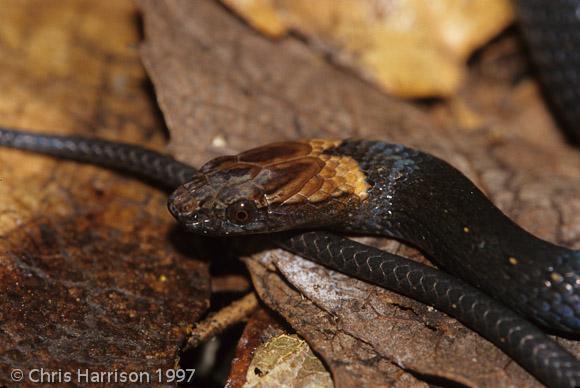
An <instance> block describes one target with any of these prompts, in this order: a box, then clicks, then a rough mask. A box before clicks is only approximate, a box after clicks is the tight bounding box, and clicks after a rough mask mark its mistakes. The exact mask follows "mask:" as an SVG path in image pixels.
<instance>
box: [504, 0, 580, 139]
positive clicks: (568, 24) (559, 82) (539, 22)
mask: <svg viewBox="0 0 580 388" xmlns="http://www.w3.org/2000/svg"><path fill="white" fill-rule="evenodd" d="M515 4H516V10H517V12H518V22H519V26H520V28H521V30H522V32H523V36H524V38H525V40H526V43H527V46H528V48H529V51H530V53H531V54H532V59H533V60H534V63H535V65H536V68H537V70H539V71H538V73H539V75H540V78H541V81H542V83H543V85H544V86H545V88H544V90H545V92H546V94H547V96H548V97H549V99H550V101H551V102H552V103H553V106H554V108H555V113H557V114H556V115H555V116H556V118H559V119H561V120H560V121H561V123H562V124H563V125H562V127H563V128H564V129H565V130H567V131H568V133H569V134H570V138H571V139H573V140H575V141H576V142H577V143H580V109H578V102H579V101H580V0H516V1H515Z"/></svg>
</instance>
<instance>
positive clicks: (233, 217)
mask: <svg viewBox="0 0 580 388" xmlns="http://www.w3.org/2000/svg"><path fill="white" fill-rule="evenodd" d="M256 212H257V209H256V205H255V204H254V202H253V201H249V200H247V199H240V200H239V201H236V202H234V203H232V204H231V205H229V206H228V208H227V209H226V216H227V217H228V220H229V221H230V222H233V223H234V224H236V225H245V224H247V223H249V222H251V221H252V220H253V219H254V218H255V216H256Z"/></svg>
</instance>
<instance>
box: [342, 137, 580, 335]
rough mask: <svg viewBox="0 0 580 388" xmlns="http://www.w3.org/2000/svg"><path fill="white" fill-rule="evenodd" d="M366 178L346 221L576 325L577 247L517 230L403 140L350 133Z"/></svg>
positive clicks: (466, 184) (522, 305)
mask: <svg viewBox="0 0 580 388" xmlns="http://www.w3.org/2000/svg"><path fill="white" fill-rule="evenodd" d="M332 152H333V153H337V154H341V155H348V156H350V157H352V158H354V159H355V160H356V161H357V162H358V163H359V166H360V168H361V169H362V170H363V171H364V172H365V174H366V176H367V178H368V181H369V182H372V186H373V187H372V189H371V190H370V191H369V197H368V200H367V201H366V202H365V203H364V206H363V207H362V208H361V209H360V211H359V212H357V213H356V215H355V217H354V218H352V219H350V220H349V221H348V225H345V227H344V229H347V230H349V231H357V232H362V233H372V234H381V235H388V236H392V237H395V238H399V239H402V240H404V241H407V242H409V243H411V244H413V245H415V246H416V247H418V248H420V249H421V250H423V251H424V252H425V253H427V254H428V256H430V257H431V258H433V259H434V261H435V262H436V263H437V264H438V265H440V266H442V267H443V268H445V269H446V270H447V271H449V272H451V273H454V274H456V275H458V276H460V277H462V278H464V279H466V280H468V281H469V282H470V283H471V284H474V285H476V286H478V287H480V288H482V289H484V290H487V291H488V292H489V293H490V294H492V295H493V296H495V297H496V298H498V299H500V300H503V301H505V302H506V303H507V304H509V305H510V306H511V307H512V308H514V309H516V310H518V311H520V312H522V313H524V314H525V315H527V316H531V317H532V318H534V319H535V320H537V321H539V322H541V323H542V324H544V325H546V326H549V327H557V328H559V329H561V330H566V331H573V332H578V331H580V253H579V252H578V251H573V250H570V249H567V248H564V247H560V246H557V245H554V244H551V243H549V242H547V241H544V240H541V239H539V238H537V237H535V236H533V235H531V234H530V233H528V232H527V231H525V230H523V229H522V228H521V227H519V226H518V225H517V224H515V223H514V222H513V221H512V220H510V219H509V218H508V217H507V216H506V215H504V214H503V213H502V212H501V211H500V210H499V209H498V208H497V207H495V206H494V205H493V204H492V203H491V202H490V201H489V199H488V198H487V197H486V196H485V195H484V194H483V193H482V192H481V191H480V190H479V189H478V188H477V187H476V186H475V185H474V184H473V183H472V182H471V181H470V180H469V179H467V177H465V176H464V175H463V174H462V173H461V172H459V171H458V170H457V169H455V168H454V167H452V166H451V165H449V164H448V163H446V162H444V161H443V160H441V159H438V158H436V157H434V156H432V155H429V154H426V153H423V152H420V151H417V150H414V149H411V148H408V147H405V146H402V145H394V144H387V143H382V142H373V141H366V140H348V141H345V142H344V143H343V144H342V145H340V146H339V147H338V148H336V149H334V150H332Z"/></svg>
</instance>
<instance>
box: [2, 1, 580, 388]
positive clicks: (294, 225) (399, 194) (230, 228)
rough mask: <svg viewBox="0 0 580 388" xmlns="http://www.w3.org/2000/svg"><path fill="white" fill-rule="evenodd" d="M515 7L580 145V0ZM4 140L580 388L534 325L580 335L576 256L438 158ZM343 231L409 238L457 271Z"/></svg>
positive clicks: (563, 355) (398, 150) (373, 145)
mask: <svg viewBox="0 0 580 388" xmlns="http://www.w3.org/2000/svg"><path fill="white" fill-rule="evenodd" d="M514 3H515V5H516V10H517V11H518V16H519V22H520V23H519V24H520V27H521V29H522V32H523V36H524V37H525V38H526V41H527V44H528V47H529V49H530V52H531V54H532V55H531V56H532V58H533V60H534V61H535V64H536V67H537V69H538V70H539V73H540V78H541V81H542V82H543V84H544V86H545V91H546V94H547V97H548V98H549V99H550V101H551V102H552V104H553V105H554V108H555V110H556V113H557V117H559V118H561V120H562V124H563V128H564V129H567V130H568V131H569V132H570V134H571V137H572V138H573V139H575V140H576V141H578V140H580V111H579V110H578V109H576V106H577V102H578V101H579V100H580V76H579V75H578V69H579V68H580V54H579V53H580V23H579V20H580V0H553V1H551V2H549V3H548V2H546V1H544V0H516V1H515V2H514ZM0 145H3V146H6V147H12V148H17V149H23V150H29V151H33V152H37V153H43V154H47V155H52V156H55V157H59V158H65V159H71V160H77V161H81V162H86V163H91V164H97V165H101V166H104V167H108V168H112V169H115V170H119V171H121V172H126V173H130V174H134V175H137V176H140V177H142V178H144V179H146V180H147V181H149V182H151V183H153V184H156V185H158V186H160V187H163V188H164V189H166V190H169V191H173V193H172V194H171V196H170V197H169V200H168V208H169V211H170V212H171V214H172V215H173V216H174V217H175V218H176V220H177V221H178V222H179V223H180V224H182V225H183V226H184V228H185V229H187V230H189V231H191V232H193V233H197V234H202V235H216V236H226V235H239V234H261V233H262V234H263V233H267V234H268V236H270V237H271V241H273V242H274V243H275V244H276V245H277V246H280V247H282V248H284V249H287V250H289V251H292V252H294V253H296V254H298V255H301V256H303V257H306V258H308V259H310V260H313V261H315V262H318V263H320V264H322V265H325V266H327V267H329V268H331V269H335V270H338V271H341V272H343V273H345V274H348V275H351V276H355V277H357V278H360V279H362V280H365V281H368V282H371V283H374V284H377V285H379V286H382V287H385V288H388V289H390V290H392V291H395V292H398V293H401V294H403V295H406V296H409V297H411V298H414V299H416V300H418V301H421V302H423V303H426V304H430V305H432V306H434V307H436V308H437V309H438V310H440V311H442V312H445V313H447V314H449V315H450V316H453V317H455V318H456V319H458V320H459V321H461V322H462V323H464V324H465V325H466V326H467V327H469V328H471V329H473V330H475V331H477V332H478V333H480V334H481V335H482V336H483V337H484V338H486V339H487V340H489V341H490V342H492V343H494V344H495V345H496V346H497V347H498V348H500V349H501V350H502V351H503V352H505V353H506V354H507V355H508V356H510V357H511V358H512V359H514V360H515V361H516V362H518V363H519V364H520V365H521V366H522V367H523V368H525V369H526V370H527V371H528V372H529V373H531V374H532V375H533V376H535V377H536V378H537V379H538V380H539V381H541V382H543V383H544V384H546V385H547V386H551V387H578V386H580V362H579V361H578V360H577V359H576V358H575V357H574V356H573V355H572V354H570V353H569V352H568V351H566V350H565V349H563V348H562V347H560V346H559V345H558V344H557V343H555V342H554V341H552V340H551V339H550V338H549V337H548V336H547V335H546V334H545V333H544V332H543V331H542V330H541V329H539V328H538V326H537V325H539V326H541V327H543V328H544V329H548V330H552V331H555V332H557V333H566V334H571V335H573V336H575V335H578V333H579V332H580V297H579V289H580V288H579V287H580V280H579V273H580V254H579V252H578V251H574V250H571V249H568V248H565V247H561V246H557V245H555V244H552V243H549V242H546V241H543V240H541V239H539V238H537V237H535V236H533V235H531V234H530V233H528V232H526V231H525V230H523V229H522V228H521V227H519V226H518V225H517V224H515V223H514V222H513V221H512V220H510V219H509V218H508V217H507V216H505V215H504V214H503V213H502V212H501V211H500V210H499V209H498V208H497V207H495V206H494V205H493V203H491V202H490V201H489V200H488V199H487V197H486V196H485V195H484V194H483V193H482V192H481V191H480V190H479V189H478V188H477V187H476V186H475V185H474V184H473V183H472V182H471V181H469V179H468V178H466V177H465V176H464V175H463V174H462V173H461V172H459V171H458V170H456V169H455V168H453V167H452V166H450V165H449V164H447V163H446V162H444V161H443V160H441V159H438V158H436V157H434V156H432V155H429V154H427V153H424V152H421V151H418V150H414V149H411V148H408V147H405V146H403V145H396V144H388V143H384V142H379V141H368V140H352V139H351V140H338V141H330V140H305V141H294V142H283V143H275V144H270V145H266V146H263V147H259V148H257V149H253V150H249V151H246V152H243V153H241V154H239V155H234V156H225V157H220V158H217V159H215V160H212V161H210V162H208V163H207V164H205V165H204V166H203V167H201V169H199V170H198V169H196V168H194V167H191V166H189V165H187V164H184V163H182V162H179V161H177V160H175V159H174V158H172V157H171V156H169V155H165V154H162V153H158V152H156V151H152V150H148V149H146V148H143V147H140V146H137V145H131V144H125V143H119V142H112V141H107V140H104V139H89V138H84V137H77V136H58V135H46V134H42V133H35V132H30V131H22V130H13V129H9V128H0ZM288 229H292V230H294V229H302V231H288ZM336 232H348V233H362V234H378V235H386V236H390V237H394V238H397V239H400V240H403V241H406V242H408V243H411V244H412V245H414V246H416V247H418V248H419V249H421V250H422V251H423V252H424V253H425V254H426V255H427V256H428V257H429V258H431V259H432V260H433V261H434V262H435V263H436V264H437V265H439V266H440V267H441V268H443V269H445V270H446V271H447V272H443V271H441V270H438V269H436V268H433V267H429V266H425V265H423V264H420V263H417V262H414V261H411V260H409V259H406V258H404V257H401V256H398V255H394V254H391V253H389V252H385V251H382V250H379V249H377V248H374V247H371V246H367V245H363V244H360V243H357V242H355V241H353V240H350V239H347V238H344V237H341V236H339V235H337V234H335V233H336ZM462 279H463V280H462ZM482 291H483V292H482ZM524 317H525V318H524ZM530 321H533V322H535V324H534V323H531V322H530Z"/></svg>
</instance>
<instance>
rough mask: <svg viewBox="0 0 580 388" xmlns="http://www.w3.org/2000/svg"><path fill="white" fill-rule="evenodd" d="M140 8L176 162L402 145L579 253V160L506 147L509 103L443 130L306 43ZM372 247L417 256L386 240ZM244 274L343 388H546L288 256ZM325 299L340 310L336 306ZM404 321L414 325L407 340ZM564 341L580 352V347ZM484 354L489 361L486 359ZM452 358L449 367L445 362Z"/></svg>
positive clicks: (196, 8) (443, 325) (561, 150)
mask: <svg viewBox="0 0 580 388" xmlns="http://www.w3.org/2000/svg"><path fill="white" fill-rule="evenodd" d="M140 5H141V7H142V9H143V11H144V15H145V28H146V43H145V45H144V48H143V59H144V61H145V63H146V66H147V68H148V70H149V72H150V74H151V77H152V79H153V81H154V84H155V87H156V90H157V94H158V99H159V101H160V105H161V108H162V110H163V112H164V114H165V117H166V119H167V122H168V123H169V125H170V128H171V133H172V148H173V150H174V152H175V154H176V155H177V156H178V157H179V158H181V159H183V160H186V161H189V162H191V163H195V164H199V163H201V162H203V161H205V160H207V159H209V158H210V157H213V156H217V155H223V154H226V153H233V152H238V151H241V150H244V149H247V148H250V147H254V146H256V145H258V144H262V143H265V142H268V141H273V140H280V139H288V138H300V137H327V138H344V137H348V136H358V137H365V138H378V139H384V140H387V141H390V142H401V143H405V144H408V145H411V146H415V147H419V148H421V149H424V150H426V151H429V152H432V153H435V154H437V155H438V156H441V157H443V158H444V159H446V160H448V161H449V162H451V163H452V164H454V165H455V166H457V167H458V168H460V169H461V170H462V171H464V172H465V173H466V174H467V175H469V176H470V177H471V178H472V179H473V180H474V181H475V182H476V184H478V185H479V186H480V187H482V188H483V189H484V190H485V191H486V192H487V193H488V194H489V195H490V197H491V198H492V200H493V201H494V202H496V203H497V204H498V205H499V206H500V207H502V209H503V210H505V211H506V212H507V213H508V214H509V215H510V216H512V217H513V218H514V219H515V220H516V221H517V222H518V223H520V224H521V225H523V226H524V227H526V228H528V229H530V230H531V231H532V232H534V233H535V234H537V235H539V236H540V237H543V238H546V239H549V240H551V241H555V242H558V243H561V244H564V245H568V246H570V247H572V248H574V247H576V248H577V247H578V246H579V244H580V223H578V222H577V220H578V217H579V215H580V206H578V205H577V202H578V199H577V198H578V193H579V192H580V181H579V180H578V179H577V177H578V174H579V173H580V169H579V167H578V166H580V163H578V160H579V159H578V158H579V155H578V151H577V150H574V149H572V148H570V147H569V146H567V145H566V144H565V143H563V142H558V140H557V139H556V138H554V139H553V143H552V144H551V146H549V147H542V146H540V145H538V144H534V143H530V142H525V141H522V140H521V139H520V138H515V137H509V136H505V137H502V138H501V139H499V140H498V137H497V136H496V135H495V133H496V130H495V129H494V128H497V126H499V125H501V124H500V123H501V121H502V120H513V119H515V118H516V117H519V118H518V120H519V123H521V125H524V124H525V121H524V118H523V116H518V115H519V113H520V112H519V110H517V109H513V108H512V110H510V107H513V106H514V105H513V101H511V103H510V99H511V98H513V96H512V95H510V94H508V95H506V99H507V100H506V101H503V103H504V109H503V111H501V114H498V112H490V113H492V115H491V116H490V117H487V116H482V117H484V119H483V120H482V124H481V127H480V128H479V129H477V130H473V129H471V130H469V131H462V130H461V129H460V128H452V130H449V129H447V128H442V127H439V126H437V125H435V124H434V122H435V120H439V114H440V112H441V111H444V110H445V106H443V109H441V110H438V111H437V112H433V115H432V116H430V115H428V114H426V113H425V112H421V111H420V110H418V109H417V108H416V107H413V106H412V105H408V104H403V103H400V102H398V101H395V100H393V99H392V98H389V97H387V96H385V95H384V94H382V93H380V92H378V91H377V90H375V89H374V88H373V87H371V86H369V85H368V84H366V83H364V82H361V81H360V80H358V79H357V78H355V77H352V76H350V75H348V74H346V73H345V72H344V71H341V70H339V69H336V68H335V67H333V66H331V65H329V64H327V63H325V62H323V61H321V60H320V58H319V57H318V56H317V55H316V54H314V53H312V52H311V51H310V50H309V49H308V47H305V46H304V44H303V43H302V42H301V41H299V40H296V39H294V38H287V39H284V40H282V41H278V42H275V41H271V40H269V39H266V38H263V37H260V36H258V35H256V34H255V33H254V32H253V31H252V30H251V29H249V28H248V26H246V25H245V24H243V23H241V22H240V21H239V20H238V19H237V18H236V17H234V16H232V15H231V14H228V12H227V11H226V10H224V8H222V7H220V6H218V5H216V4H214V3H212V2H195V3H192V2H189V1H185V0H167V1H165V2H157V1H152V0H141V1H140ZM528 82H530V81H528ZM510 86H512V87H513V85H510ZM499 103H500V102H497V104H499ZM493 113H495V115H493ZM440 121H441V122H444V123H446V124H447V123H449V121H444V120H440ZM492 124H493V125H492ZM530 125H537V124H535V123H530ZM552 130H553V131H555V129H554V128H552ZM216 139H220V141H216ZM564 236H566V237H565V238H564ZM365 241H368V242H369V243H370V242H371V240H365ZM374 243H375V244H377V242H376V241H375V242H374ZM378 245H379V246H380V247H383V248H386V249H388V250H391V251H399V253H403V254H413V251H411V250H408V249H402V248H400V246H399V245H398V244H396V243H393V242H389V241H388V240H385V239H382V240H380V241H379V242H378ZM414 255H416V253H414ZM246 263H247V265H248V268H249V270H250V272H251V274H252V277H253V281H254V285H255V286H256V290H257V292H258V294H259V295H260V297H261V298H262V299H263V300H264V301H265V302H266V303H267V304H268V306H270V307H272V308H273V309H274V310H276V311H277V312H278V313H280V314H281V316H283V317H284V318H285V319H286V320H288V322H289V323H290V324H291V325H292V327H293V328H294V329H295V330H296V331H297V332H298V334H299V335H300V336H301V337H303V338H304V339H305V340H306V341H307V342H308V343H309V344H310V345H311V346H312V348H313V350H314V351H315V352H316V353H317V354H318V355H320V357H322V358H323V359H324V362H325V364H326V365H328V367H329V368H330V370H331V373H332V375H333V379H334V383H335V384H336V386H338V387H341V386H344V387H347V386H352V384H354V383H357V384H359V385H361V386H374V385H376V384H380V383H381V382H382V384H383V385H385V384H389V385H402V386H407V385H410V384H417V380H418V379H419V378H421V379H424V378H425V375H423V373H425V374H428V373H433V374H435V375H436V376H441V377H442V378H449V379H453V381H455V382H462V383H465V384H468V385H471V386H509V385H517V386H537V385H538V383H537V382H536V380H534V379H533V378H532V377H530V376H529V375H528V374H527V373H525V372H524V371H523V370H522V369H521V368H520V367H519V366H517V365H516V364H515V363H514V362H512V361H510V360H508V359H506V357H505V355H504V354H503V353H501V352H500V351H499V350H497V349H496V348H495V347H493V346H491V345H490V344H489V343H488V342H486V341H485V340H483V339H481V338H480V337H479V336H477V335H475V334H474V333H473V332H471V331H470V330H467V329H466V328H464V327H463V326H461V325H460V324H458V323H457V322H454V321H453V320H451V319H450V318H448V317H446V316H443V315H441V314H439V313H437V312H432V311H430V310H429V309H427V308H426V307H425V306H422V305H420V304H418V303H416V302H413V301H410V300H408V299H406V298H402V297H400V296H398V295H396V294H393V293H389V292H386V291H384V290H382V289H380V288H377V287H372V286H369V285H366V284H363V283H362V282H356V281H354V280H352V279H349V278H347V277H344V276H338V275H337V274H336V273H333V272H332V271H327V270H325V269H323V268H321V267H313V264H309V265H308V263H307V264H304V262H303V261H299V260H298V259H296V258H295V257H294V256H292V255H289V254H287V253H285V252H282V251H275V253H274V252H272V251H264V252H261V253H260V254H257V255H254V256H252V257H251V258H248V259H246ZM308 271H310V272H308ZM310 273H315V274H317V277H316V279H317V280H316V282H315V283H318V284H319V287H318V289H317V288H316V287H314V285H315V284H314V283H313V282H312V277H310V276H302V277H300V276H297V275H296V274H303V275H308V274H310ZM320 285H324V287H320ZM329 289H332V290H334V294H333V295H334V300H330V301H329V300H328V295H329V292H328V290H329ZM301 293H304V295H307V298H303V297H302V295H301ZM363 296H364V297H363ZM342 300H345V301H348V303H347V302H344V303H341V301H342ZM331 302H332V303H331ZM374 318H376V319H374ZM397 318H398V319H397ZM401 322H409V323H412V331H411V332H410V329H409V327H407V326H406V325H404V324H401ZM410 333H411V334H412V337H413V338H410ZM386 336H389V338H384V337H386ZM391 338H392V340H391ZM415 340H416V341H417V344H414V342H412V341H415ZM559 341H561V342H562V343H563V344H564V345H565V346H567V347H569V348H570V349H571V350H572V351H573V352H575V353H576V354H580V349H579V347H580V346H579V344H578V343H577V342H571V341H564V340H559ZM412 344H414V345H412ZM483 349H485V352H484V353H485V354H479V353H478V350H483ZM426 351H428V355H429V360H431V361H435V360H437V361H438V362H439V363H438V364H436V365H437V370H434V369H435V368H433V366H432V365H429V364H427V363H426V362H425V361H422V358H423V357H424V356H425V354H426V353H425V352H426ZM453 354H455V355H456V356H453ZM461 355H463V357H462V356H461ZM474 355H475V356H477V364H478V365H477V367H474V361H473V356H474ZM452 356H453V357H452ZM446 357H450V358H451V357H452V358H451V359H452V361H451V359H450V360H449V361H450V362H447V363H445V362H444V361H445V360H446ZM438 358H440V360H438ZM401 359H402V360H404V362H402V363H400V362H399V361H400V360H401ZM409 365H411V366H412V367H413V368H414V367H416V368H417V369H411V368H410V369H407V368H409ZM407 372H413V375H411V374H409V373H407ZM414 376H421V377H414ZM427 380H428V379H427Z"/></svg>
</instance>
